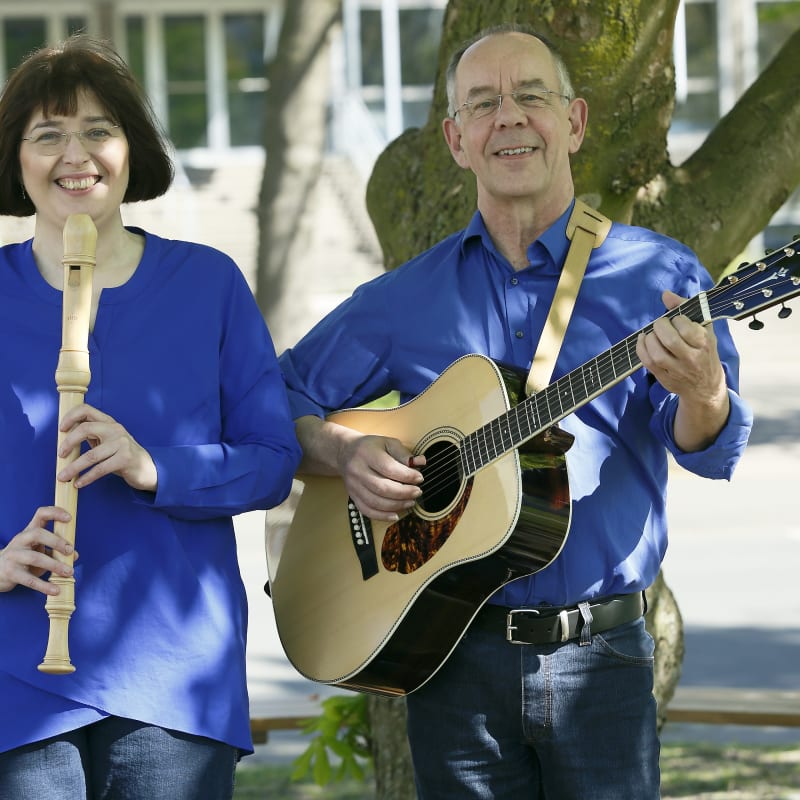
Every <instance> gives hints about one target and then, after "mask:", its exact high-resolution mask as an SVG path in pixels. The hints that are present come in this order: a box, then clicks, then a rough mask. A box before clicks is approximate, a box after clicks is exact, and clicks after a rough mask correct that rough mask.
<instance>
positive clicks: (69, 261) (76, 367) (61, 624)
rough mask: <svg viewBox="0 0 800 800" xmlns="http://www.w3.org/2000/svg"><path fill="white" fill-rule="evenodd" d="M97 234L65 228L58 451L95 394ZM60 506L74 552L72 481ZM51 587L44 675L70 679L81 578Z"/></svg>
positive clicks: (70, 223) (77, 217)
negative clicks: (72, 417)
mask: <svg viewBox="0 0 800 800" xmlns="http://www.w3.org/2000/svg"><path fill="white" fill-rule="evenodd" d="M96 248H97V230H96V228H95V226H94V222H92V218H91V217H90V216H89V215H88V214H73V215H71V216H69V217H67V221H66V223H65V225H64V258H63V260H62V263H63V264H64V292H63V300H62V302H63V307H62V327H61V350H60V353H59V357H58V366H57V367H56V386H57V387H58V392H59V399H58V423H59V432H58V449H60V448H61V441H62V439H63V438H64V433H62V431H61V430H60V427H61V420H62V419H63V418H64V415H65V414H66V413H67V412H68V411H70V410H71V409H72V408H74V407H76V406H78V405H80V404H81V403H82V402H83V399H84V396H85V394H86V390H87V389H88V388H89V380H90V378H91V373H90V371H89V320H90V316H91V308H92V275H93V270H94V266H95V252H96ZM79 453H80V447H79V446H77V447H74V448H73V449H72V450H71V451H70V452H69V453H68V454H67V455H66V456H65V457H64V458H61V457H60V456H58V455H57V456H56V474H58V473H59V472H60V471H61V470H62V469H63V468H64V467H65V466H67V465H68V464H70V463H71V462H72V461H74V460H75V459H76V458H77V457H78V455H79ZM55 504H56V505H57V506H60V507H61V508H63V509H65V510H66V511H68V512H69V513H70V521H69V522H58V521H56V522H54V524H53V530H54V531H55V532H56V533H57V534H59V535H60V536H62V537H63V538H64V539H66V540H67V541H68V542H69V543H70V544H71V545H72V546H73V549H74V546H75V521H76V519H77V510H78V490H77V489H76V488H75V485H74V483H73V482H72V481H69V482H68V483H64V482H62V481H59V480H56V491H55ZM53 557H54V558H56V559H57V560H58V561H60V562H61V563H63V564H69V565H71V564H72V561H73V559H74V555H69V556H64V555H62V554H61V553H59V552H57V551H55V550H54V551H53ZM50 583H53V584H56V585H57V586H58V587H59V588H60V590H61V591H60V592H59V593H58V594H57V595H48V597H47V602H46V603H45V609H46V610H47V615H48V617H49V620H50V634H49V636H48V640H47V651H46V653H45V656H44V660H43V661H42V663H41V664H39V669H40V670H41V671H42V672H48V673H51V674H54V675H65V674H68V673H70V672H74V671H75V667H74V666H73V664H72V662H71V661H70V659H69V621H70V618H71V617H72V612H73V611H74V610H75V578H74V577H72V576H70V577H63V576H61V575H55V574H51V575H50Z"/></svg>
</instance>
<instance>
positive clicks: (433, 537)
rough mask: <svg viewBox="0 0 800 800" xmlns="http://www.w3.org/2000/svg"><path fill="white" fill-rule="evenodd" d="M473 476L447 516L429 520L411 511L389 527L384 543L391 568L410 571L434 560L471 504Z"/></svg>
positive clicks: (384, 557) (383, 555)
mask: <svg viewBox="0 0 800 800" xmlns="http://www.w3.org/2000/svg"><path fill="white" fill-rule="evenodd" d="M473 480H474V478H470V479H469V480H468V481H467V484H466V486H465V487H464V492H463V494H462V495H461V499H460V500H459V501H458V503H457V504H456V505H455V507H454V508H453V510H452V511H451V512H450V513H449V514H447V516H444V517H442V518H441V519H435V520H427V519H422V518H421V517H418V516H417V515H416V514H407V515H406V516H405V517H402V518H401V519H400V520H399V521H398V522H395V523H394V525H390V526H389V527H388V528H387V529H386V533H385V534H384V537H383V544H382V545H381V561H382V562H383V566H384V567H385V568H386V569H387V570H389V571H391V572H400V573H401V574H403V575H407V574H408V573H410V572H414V570H417V569H419V568H420V567H421V566H423V564H426V563H427V562H428V561H430V560H431V559H432V558H433V557H434V556H435V555H436V553H438V552H439V550H440V549H441V548H442V546H443V545H444V543H445V542H446V541H447V540H448V539H449V538H450V534H451V533H452V532H453V531H454V530H455V527H456V525H458V523H459V520H460V519H461V516H462V514H463V513H464V509H465V508H466V507H467V502H468V501H469V496H470V494H471V493H472V483H473Z"/></svg>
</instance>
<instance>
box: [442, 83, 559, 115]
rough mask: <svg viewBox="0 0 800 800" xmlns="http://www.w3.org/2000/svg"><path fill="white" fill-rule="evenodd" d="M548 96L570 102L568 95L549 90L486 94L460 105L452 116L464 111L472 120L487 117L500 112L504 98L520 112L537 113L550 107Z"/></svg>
mask: <svg viewBox="0 0 800 800" xmlns="http://www.w3.org/2000/svg"><path fill="white" fill-rule="evenodd" d="M550 95H554V96H555V97H561V98H563V99H564V100H567V101H569V100H570V98H569V96H568V95H566V94H560V93H559V92H554V91H552V90H551V89H537V90H536V91H535V92H530V91H516V92H508V93H506V94H487V95H482V96H480V97H476V98H475V99H474V100H467V102H466V103H462V104H461V105H460V106H459V107H458V108H457V109H456V110H455V113H454V114H453V116H454V117H455V115H456V114H458V113H459V112H460V111H461V110H462V109H464V110H466V111H467V113H468V114H469V116H470V117H472V119H481V118H482V117H488V116H489V115H490V114H494V113H495V112H497V111H499V110H500V108H501V107H502V105H503V98H504V97H510V98H511V99H512V100H513V101H514V102H515V103H516V104H517V108H519V109H521V110H522V111H537V110H539V109H542V108H549V107H550Z"/></svg>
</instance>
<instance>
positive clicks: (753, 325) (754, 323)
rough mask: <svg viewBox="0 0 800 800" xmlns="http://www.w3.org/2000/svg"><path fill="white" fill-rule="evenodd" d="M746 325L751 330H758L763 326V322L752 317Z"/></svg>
mask: <svg viewBox="0 0 800 800" xmlns="http://www.w3.org/2000/svg"><path fill="white" fill-rule="evenodd" d="M747 327H748V328H750V330H751V331H760V330H761V329H762V328H763V327H764V323H763V322H762V321H761V320H760V319H757V318H756V317H753V319H752V320H750V323H749V324H748V326H747Z"/></svg>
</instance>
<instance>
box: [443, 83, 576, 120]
mask: <svg viewBox="0 0 800 800" xmlns="http://www.w3.org/2000/svg"><path fill="white" fill-rule="evenodd" d="M521 94H533V95H537V96H541V95H547V96H548V98H543V99H546V100H547V102H548V105H549V96H550V95H555V96H556V97H560V98H561V99H562V100H566V101H567V102H568V103H571V102H572V99H573V98H571V97H570V96H569V95H567V94H562V93H561V92H557V91H555V89H542V88H537V89H515V90H514V91H513V92H503V93H502V94H491V95H490V94H487V95H482V96H481V97H480V98H479V99H476V100H466V101H465V102H463V103H462V104H461V105H460V106H459V107H458V108H457V109H456V110H455V111H454V112H453V116H452V117H451V119H455V118H456V115H457V114H458V113H459V112H460V111H461V109H462V108H468V109H471V108H472V106H473V105H475V103H476V102H483V101H484V100H487V99H489V98H491V99H492V100H494V99H496V100H497V108H494V109H492V110H491V111H487V112H486V113H485V114H481V115H480V116H479V117H478V119H483V118H484V117H490V116H492V115H493V114H496V113H497V112H498V111H500V109H501V108H502V107H503V98H504V97H510V98H511V99H512V100H513V101H514V105H516V107H517V108H518V109H520V111H527V109H525V108H523V107H522V106H521V105H520V104H519V102H518V101H517V96H518V95H521ZM469 118H470V119H475V112H474V111H472V110H470V115H469Z"/></svg>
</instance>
